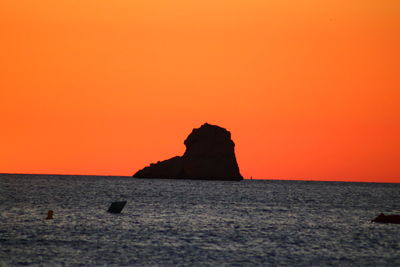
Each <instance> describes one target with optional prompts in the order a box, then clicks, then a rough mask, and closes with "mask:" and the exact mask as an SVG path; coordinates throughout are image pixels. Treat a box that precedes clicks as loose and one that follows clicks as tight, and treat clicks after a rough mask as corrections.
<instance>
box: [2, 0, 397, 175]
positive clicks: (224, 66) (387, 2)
mask: <svg viewBox="0 0 400 267" xmlns="http://www.w3.org/2000/svg"><path fill="white" fill-rule="evenodd" d="M399 47H400V1H398V0H365V1H355V0H346V1H344V0H327V1H318V0H300V1H297V0H296V1H294V0H270V1H264V0H263V1H261V0H246V1H232V0H230V1H225V0H224V1H222V0H213V1H211V0H203V1H183V0H182V1H181V0H179V1H178V0H171V1H161V0H159V1H156V0H137V1H128V0H115V1H106V0H79V1H78V0H58V1H45V0H22V1H11V0H3V1H1V2H0V99H1V102H2V103H1V105H0V114H1V116H0V125H1V131H0V147H1V153H0V172H3V173H5V172H14V173H60V174H100V175H132V174H133V173H134V172H135V171H136V170H137V169H139V168H142V167H144V166H145V165H148V164H149V163H150V162H155V161H157V160H162V159H167V158H169V157H172V156H175V155H181V154H183V152H184V145H183V140H184V139H185V137H186V136H187V135H188V134H189V133H190V131H191V130H192V128H195V127H196V128H197V127H199V126H200V125H201V124H203V123H205V122H208V123H211V124H218V125H220V126H222V127H225V128H227V129H228V130H229V131H231V133H232V137H233V140H234V141H235V143H236V155H237V159H238V163H239V166H240V169H241V172H242V174H243V175H244V176H245V177H246V178H248V177H250V176H252V177H253V178H259V179H307V180H336V181H374V182H400V160H399V159H400V138H399V136H400V108H399V99H400V98H399V97H400V75H399V74H400V73H399V70H400V49H399Z"/></svg>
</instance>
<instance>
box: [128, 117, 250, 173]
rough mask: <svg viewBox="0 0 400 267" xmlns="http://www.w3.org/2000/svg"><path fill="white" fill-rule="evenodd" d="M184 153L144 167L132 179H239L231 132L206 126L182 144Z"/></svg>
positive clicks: (195, 131) (213, 126) (193, 132)
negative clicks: (184, 148)
mask: <svg viewBox="0 0 400 267" xmlns="http://www.w3.org/2000/svg"><path fill="white" fill-rule="evenodd" d="M184 144H185V146H186V151H185V153H184V154H183V156H176V157H173V158H170V159H167V160H164V161H161V162H160V161H159V162H157V163H155V164H150V166H148V167H145V168H143V169H141V170H139V171H138V172H136V173H135V174H134V175H133V177H135V178H165V179H199V180H200V179H201V180H236V181H239V180H242V179H243V177H242V175H241V174H240V172H239V166H238V164H237V162H236V157H235V143H234V142H233V141H232V140H231V133H230V132H229V131H227V130H226V129H224V128H221V127H219V126H216V125H210V124H208V123H205V124H203V125H202V126H201V127H200V128H198V129H193V131H192V133H191V134H190V135H189V136H188V137H187V138H186V140H185V142H184Z"/></svg>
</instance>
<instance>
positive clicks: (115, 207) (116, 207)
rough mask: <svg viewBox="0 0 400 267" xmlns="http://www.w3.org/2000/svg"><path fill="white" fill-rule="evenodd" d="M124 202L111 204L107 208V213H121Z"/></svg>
mask: <svg viewBox="0 0 400 267" xmlns="http://www.w3.org/2000/svg"><path fill="white" fill-rule="evenodd" d="M125 204H126V201H117V202H113V203H111V206H110V207H109V208H108V212H110V213H121V211H122V209H123V208H124V207H125Z"/></svg>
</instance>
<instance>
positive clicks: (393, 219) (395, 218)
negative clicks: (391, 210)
mask: <svg viewBox="0 0 400 267" xmlns="http://www.w3.org/2000/svg"><path fill="white" fill-rule="evenodd" d="M371 222H375V223H395V224H400V215H385V214H383V213H381V214H379V215H378V217H376V218H375V219H373V220H372V221H371Z"/></svg>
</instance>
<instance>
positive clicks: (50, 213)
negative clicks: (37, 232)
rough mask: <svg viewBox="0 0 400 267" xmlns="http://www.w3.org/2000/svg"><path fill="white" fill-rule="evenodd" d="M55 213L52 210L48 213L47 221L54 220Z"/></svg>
mask: <svg viewBox="0 0 400 267" xmlns="http://www.w3.org/2000/svg"><path fill="white" fill-rule="evenodd" d="M53 213H54V212H53V211H52V210H49V211H48V212H47V217H46V220H52V219H53Z"/></svg>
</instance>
